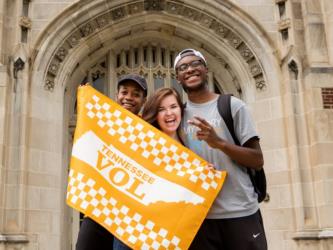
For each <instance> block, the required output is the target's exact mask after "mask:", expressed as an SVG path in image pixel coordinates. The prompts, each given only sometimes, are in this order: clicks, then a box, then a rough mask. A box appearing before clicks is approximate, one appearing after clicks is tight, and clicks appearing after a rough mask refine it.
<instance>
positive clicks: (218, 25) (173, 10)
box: [30, 0, 280, 249]
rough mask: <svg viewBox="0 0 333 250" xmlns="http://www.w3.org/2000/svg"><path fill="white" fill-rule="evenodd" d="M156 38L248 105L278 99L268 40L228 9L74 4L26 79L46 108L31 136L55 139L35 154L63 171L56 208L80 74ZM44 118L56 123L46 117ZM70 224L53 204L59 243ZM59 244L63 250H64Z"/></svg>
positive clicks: (44, 40) (45, 39) (35, 118)
mask: <svg viewBox="0 0 333 250" xmlns="http://www.w3.org/2000/svg"><path fill="white" fill-rule="evenodd" d="M160 37H162V38H163V39H161V41H162V42H165V43H168V46H170V47H172V48H174V49H175V50H179V49H182V48H184V47H195V48H198V49H200V50H202V51H203V52H204V54H205V55H206V56H207V59H208V62H209V67H211V69H212V71H214V72H217V73H216V77H217V78H218V80H219V81H220V82H222V83H224V88H225V89H226V91H228V92H234V91H235V90H236V93H237V91H238V93H242V95H243V98H244V99H245V100H246V101H247V102H249V103H255V102H256V101H258V100H263V99H265V98H267V96H269V95H270V93H272V91H274V92H280V90H279V84H278V82H279V75H280V74H279V73H278V71H279V67H278V65H277V58H276V56H275V55H274V49H273V48H272V47H271V43H270V41H269V38H268V36H267V35H265V34H264V33H263V32H262V30H261V29H260V27H259V26H258V25H257V24H256V23H255V22H254V21H253V20H252V19H251V18H249V17H248V16H247V15H246V14H245V13H243V12H242V11H240V10H239V9H238V8H237V7H235V6H233V5H232V4H231V3H228V2H224V3H219V2H216V1H206V2H205V3H202V1H199V0H193V1H190V2H189V3H184V2H183V1H169V0H165V1H162V0H161V1H153V0H151V1H143V0H142V1H122V3H121V1H118V2H116V3H115V1H108V0H96V1H93V2H91V1H88V0H87V1H80V2H79V3H76V4H74V5H73V6H71V7H70V8H68V9H67V10H65V12H64V13H62V14H61V15H59V16H58V18H57V19H56V20H55V21H54V22H53V23H51V24H50V25H49V26H48V27H47V28H46V29H45V32H44V33H43V34H42V35H41V37H40V38H39V39H38V40H37V43H36V46H35V57H33V58H32V77H31V79H30V83H31V91H30V92H31V95H32V98H33V100H35V104H36V103H37V101H38V102H39V103H43V104H44V107H43V109H42V108H40V107H38V106H37V105H34V103H33V104H32V107H31V109H30V117H31V124H30V125H31V126H30V130H31V131H32V130H33V129H34V128H36V126H37V123H38V122H42V123H43V128H44V129H43V131H44V132H45V134H46V136H47V137H48V139H50V141H51V139H52V138H57V139H56V142H55V144H54V145H52V146H49V145H43V144H42V143H41V144H38V142H36V147H37V148H39V149H40V150H41V151H43V152H46V153H49V154H50V156H52V157H55V158H56V161H57V162H58V164H59V165H61V167H58V169H57V170H56V172H57V175H58V176H59V177H60V179H61V181H60V183H59V184H58V185H57V186H56V190H57V195H58V197H61V198H60V201H61V202H63V200H64V198H63V197H64V194H65V188H66V179H67V178H66V175H67V171H66V167H64V166H65V165H67V164H68V157H69V156H68V155H67V153H66V152H68V151H69V149H68V141H69V135H68V129H67V128H68V122H69V121H68V119H69V118H68V114H69V113H70V110H69V109H70V108H71V105H72V104H71V103H70V100H69V99H68V97H69V96H71V95H72V93H73V92H74V91H75V88H76V84H77V83H79V82H78V81H77V80H78V79H79V75H80V73H82V72H84V70H85V67H87V66H88V65H89V63H88V62H87V61H89V60H95V59H96V58H98V57H99V56H102V55H105V54H107V53H108V51H110V50H112V49H117V48H121V47H126V46H130V45H131V44H132V43H135V42H140V41H141V40H145V39H151V40H155V41H156V40H158V39H159V38H160ZM221 68H222V70H221ZM239 89H240V90H241V92H239ZM33 102H34V101H33ZM45 110H47V111H51V113H52V114H54V116H52V115H48V116H45ZM38 137H39V135H35V137H34V138H38ZM68 216H69V214H68V212H67V210H66V206H65V204H58V207H57V209H55V210H54V217H55V219H56V218H58V219H59V221H63V222H62V225H61V226H60V228H63V230H61V231H62V232H64V233H60V232H58V233H59V235H60V238H61V239H62V240H61V241H62V242H69V241H70V240H69V236H68V233H66V232H68V225H67V224H66V223H67V222H65V221H64V219H63V218H65V219H66V218H68ZM67 221H68V220H67ZM63 244H65V245H63V246H62V249H67V248H68V246H67V245H66V243H63Z"/></svg>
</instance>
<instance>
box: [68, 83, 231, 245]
mask: <svg viewBox="0 0 333 250" xmlns="http://www.w3.org/2000/svg"><path fill="white" fill-rule="evenodd" d="M207 164H208V163H207V162H206V161H204V160H203V159H202V158H200V157H199V156H197V155H196V154H194V153H193V152H192V151H190V150H189V149H187V148H186V147H184V146H182V145H181V144H179V143H178V142H176V141H174V140H173V139H171V138H170V137H168V136H167V135H165V134H164V133H162V132H160V131H159V130H158V129H156V128H154V127H153V126H151V125H150V124H148V123H146V122H145V121H143V120H142V119H141V118H139V117H137V116H135V115H134V114H132V113H131V112H129V111H127V110H125V109H124V108H122V107H121V106H120V105H118V104H117V103H115V102H113V101H112V100H111V99H109V98H108V97H106V96H104V95H102V94H101V93H99V92H97V91H96V90H95V89H93V88H92V87H91V86H87V85H86V86H81V87H79V90H78V116H77V126H76V130H75V136H74V143H73V149H72V158H71V166H70V167H71V168H70V173H69V179H68V189H67V203H68V205H69V206H71V207H73V208H74V209H76V210H79V211H80V212H82V213H84V214H85V215H86V216H88V217H90V218H92V219H93V220H95V221H96V222H97V223H99V224H100V225H102V226H103V227H105V228H106V229H107V230H108V231H110V232H111V233H112V234H113V235H115V236H116V237H117V238H119V239H120V240H122V241H123V242H124V243H126V244H127V245H128V246H130V247H131V248H133V249H188V247H189V246H190V244H191V241H192V240H193V238H194V236H195V234H196V232H197V231H198V229H199V227H200V225H201V223H202V222H203V220H204V218H205V216H206V214H207V212H208V210H209V208H210V206H211V204H212V203H213V201H214V199H215V197H216V196H217V194H218V193H219V191H220V190H221V188H222V185H223V182H224V179H225V176H226V172H223V171H215V170H209V169H208V168H207Z"/></svg>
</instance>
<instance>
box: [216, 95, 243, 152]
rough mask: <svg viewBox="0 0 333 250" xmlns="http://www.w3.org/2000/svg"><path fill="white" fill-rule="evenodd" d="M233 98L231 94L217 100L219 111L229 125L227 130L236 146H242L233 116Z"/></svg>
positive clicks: (221, 96)
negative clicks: (236, 132)
mask: <svg viewBox="0 0 333 250" xmlns="http://www.w3.org/2000/svg"><path fill="white" fill-rule="evenodd" d="M231 96H232V95H231V94H227V95H224V94H221V95H220V96H219V98H218V99H217V110H218V111H219V113H220V115H221V117H222V118H223V120H224V122H225V124H226V125H227V128H228V130H229V132H230V134H231V136H232V139H234V142H235V144H236V145H239V146H240V143H239V140H238V138H237V136H236V134H235V130H234V119H232V114H231Z"/></svg>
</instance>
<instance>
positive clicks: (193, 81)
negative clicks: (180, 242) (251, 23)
mask: <svg viewBox="0 0 333 250" xmlns="http://www.w3.org/2000/svg"><path fill="white" fill-rule="evenodd" d="M198 60H199V61H200V62H202V61H201V59H200V57H197V56H192V55H191V56H185V57H183V58H182V59H181V60H180V61H179V62H178V63H177V65H176V71H177V80H178V82H179V83H180V84H181V85H182V86H183V88H184V90H185V91H186V92H191V91H195V90H198V89H201V88H203V87H204V86H205V84H206V82H207V72H208V70H207V67H206V66H205V64H204V63H197V61H198ZM184 65H187V67H184ZM182 68H185V70H181V69H182Z"/></svg>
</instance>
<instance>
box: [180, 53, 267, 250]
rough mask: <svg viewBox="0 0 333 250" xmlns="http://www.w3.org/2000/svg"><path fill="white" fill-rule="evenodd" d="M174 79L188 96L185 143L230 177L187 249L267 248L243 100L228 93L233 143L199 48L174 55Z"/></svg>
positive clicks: (259, 159) (256, 159)
mask: <svg viewBox="0 0 333 250" xmlns="http://www.w3.org/2000/svg"><path fill="white" fill-rule="evenodd" d="M174 68H175V71H176V75H177V81H178V82H179V83H180V84H181V85H182V87H183V89H184V91H185V92H186V93H187V95H188V99H189V100H188V102H187V105H186V109H185V114H184V118H183V123H182V130H183V134H184V142H185V145H186V146H187V147H189V148H190V149H191V150H192V151H194V152H196V153H197V154H198V155H200V156H201V157H203V158H204V159H205V160H207V161H208V162H211V163H213V164H214V166H215V168H216V169H218V170H222V169H223V170H226V171H227V173H228V175H227V178H226V181H225V184H224V186H223V188H222V191H221V192H220V193H219V195H218V196H217V198H216V200H215V202H214V203H213V205H212V207H211V209H210V211H209V213H208V215H207V217H206V219H205V220H204V222H203V224H202V225H201V227H200V229H199V231H198V233H197V235H196V236H195V238H194V240H193V242H192V244H191V247H190V249H198V250H201V249H205V250H210V249H216V250H217V249H218V250H223V249H258V250H259V249H260V250H261V249H262V250H266V249H267V242H266V236H265V231H264V227H263V221H262V217H261V214H260V210H259V204H258V201H257V194H256V193H255V191H254V188H253V185H252V183H251V180H250V178H249V175H248V174H247V170H246V168H252V169H261V168H262V167H263V162H264V160H263V155H262V152H261V148H260V144H259V137H258V134H257V133H256V131H255V128H254V123H253V121H252V119H251V116H250V113H249V111H248V109H247V107H246V105H245V103H244V102H242V101H241V100H239V99H238V98H235V97H231V113H232V117H233V120H234V130H235V134H236V136H237V138H238V140H239V142H240V144H241V146H237V145H235V143H234V141H233V139H232V136H231V134H230V133H229V131H228V128H227V126H226V124H225V122H224V121H223V119H222V117H221V115H220V113H219V112H218V108H217V100H218V95H217V94H215V93H213V92H211V91H210V90H209V88H208V84H207V73H208V68H207V62H206V59H205V57H204V56H203V55H202V53H200V52H199V51H196V50H194V49H185V50H183V51H181V52H180V53H179V54H178V55H177V57H176V58H175V62H174Z"/></svg>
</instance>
